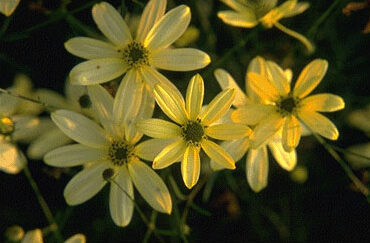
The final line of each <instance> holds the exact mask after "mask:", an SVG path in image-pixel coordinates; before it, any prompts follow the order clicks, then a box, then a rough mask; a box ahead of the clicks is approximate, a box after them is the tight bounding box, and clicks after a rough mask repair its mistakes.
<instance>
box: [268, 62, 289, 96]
mask: <svg viewBox="0 0 370 243" xmlns="http://www.w3.org/2000/svg"><path fill="white" fill-rule="evenodd" d="M266 64H267V72H268V75H269V77H270V78H269V81H270V82H271V83H272V84H273V86H274V87H276V89H277V90H279V93H280V94H281V95H282V96H285V95H287V94H288V93H289V92H290V85H289V82H288V79H287V77H286V75H285V73H284V71H283V70H282V69H281V67H279V65H277V64H276V63H274V62H272V61H267V62H266Z"/></svg>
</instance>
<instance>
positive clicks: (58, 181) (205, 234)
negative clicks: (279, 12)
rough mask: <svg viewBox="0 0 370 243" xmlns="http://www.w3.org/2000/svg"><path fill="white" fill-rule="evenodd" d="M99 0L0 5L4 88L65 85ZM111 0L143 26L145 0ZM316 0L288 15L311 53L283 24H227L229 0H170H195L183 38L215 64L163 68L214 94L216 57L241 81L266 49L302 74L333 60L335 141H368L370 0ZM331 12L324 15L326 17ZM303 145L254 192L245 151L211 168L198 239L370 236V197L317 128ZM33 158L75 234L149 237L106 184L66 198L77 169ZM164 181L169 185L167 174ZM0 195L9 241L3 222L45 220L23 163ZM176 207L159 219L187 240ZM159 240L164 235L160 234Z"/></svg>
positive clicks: (363, 174) (196, 217)
mask: <svg viewBox="0 0 370 243" xmlns="http://www.w3.org/2000/svg"><path fill="white" fill-rule="evenodd" d="M96 2H99V1H83V0H79V1H77V0H69V1H62V0H59V1H58V0H47V1H46V0H44V1H42V0H22V1H21V2H20V4H19V6H18V8H17V9H16V11H15V13H14V14H13V15H11V17H9V18H6V17H5V16H4V15H1V16H0V87H1V88H6V87H9V86H10V85H11V84H12V83H13V79H14V76H15V75H16V74H17V73H24V74H26V75H28V76H29V77H30V78H31V79H32V81H33V83H34V87H35V88H48V89H52V90H55V91H57V92H59V93H61V94H63V92H64V91H63V89H64V85H65V80H66V78H67V75H68V73H69V71H70V70H71V68H72V67H73V66H74V65H76V64H77V63H79V62H81V59H79V58H77V57H74V56H73V55H71V54H69V53H68V52H67V51H66V50H65V49H64V45H63V43H64V42H65V41H67V40H68V39H70V38H71V37H75V36H97V35H100V33H99V31H98V30H97V28H96V25H95V23H94V22H93V20H92V17H91V7H92V5H93V4H94V3H96ZM109 2H110V3H111V4H113V5H114V6H115V7H120V6H121V5H122V3H124V8H123V9H121V10H122V11H123V12H124V13H130V14H126V20H128V21H129V22H130V23H131V24H132V25H135V19H137V18H138V17H137V16H139V15H140V14H141V12H142V10H143V6H144V5H145V4H146V2H147V1H145V0H136V1H131V0H126V1H124V0H123V1H109ZM280 2H281V1H280ZM308 2H310V5H311V6H310V8H309V9H308V10H307V11H306V12H304V13H303V14H300V15H298V16H296V17H294V18H288V19H283V20H282V21H281V23H282V24H284V25H285V26H287V27H289V28H291V29H293V30H296V31H297V32H299V33H302V34H304V35H306V36H307V37H308V38H309V39H311V40H312V41H313V42H314V43H315V46H316V51H315V53H314V54H313V55H310V56H308V55H306V54H305V51H304V49H303V47H302V45H301V44H300V43H299V42H298V41H296V40H295V39H293V38H291V37H289V36H287V35H285V34H283V33H282V32H280V31H279V30H277V29H275V28H272V29H264V28H263V27H262V26H258V27H256V28H253V29H241V28H236V27H231V26H229V25H226V24H224V23H222V21H221V20H220V19H218V18H217V11H219V10H225V9H228V7H226V5H224V4H222V3H221V2H219V1H216V0H182V1H181V0H168V4H167V9H171V8H173V7H175V6H178V5H180V4H187V5H189V6H190V8H191V11H192V20H191V26H192V28H191V32H188V35H187V37H184V38H182V41H183V43H181V42H178V43H177V45H178V46H182V45H184V44H186V46H190V47H196V48H198V49H200V50H203V51H205V52H207V53H208V54H209V55H210V56H211V58H212V63H211V64H210V65H209V66H208V67H206V68H205V69H203V70H198V71H194V72H187V73H182V72H176V73H175V72H163V73H165V75H166V76H167V77H168V78H169V79H170V80H171V81H172V82H173V83H175V85H176V86H177V87H179V89H180V91H182V92H183V93H184V91H185V90H186V87H187V84H188V81H189V80H190V77H192V76H193V75H194V74H195V73H200V74H201V75H202V76H203V78H204V80H205V87H206V90H205V95H206V97H205V101H206V102H208V101H210V100H211V99H212V98H213V97H214V96H215V94H217V93H218V92H219V91H220V88H219V86H218V84H217V82H216V80H215V78H214V76H213V71H214V69H215V68H220V67H222V68H224V69H226V70H227V71H229V72H230V73H231V74H232V76H233V77H234V78H235V80H236V81H237V82H238V83H239V85H240V87H242V89H244V78H245V73H246V69H247V66H248V64H249V62H250V61H251V60H252V59H253V58H254V57H255V56H257V55H260V56H262V57H264V58H266V59H269V60H273V61H275V62H277V63H278V64H279V65H281V66H282V67H284V68H291V69H292V70H293V74H294V76H293V80H295V78H296V77H297V76H298V74H299V73H300V71H301V70H302V68H303V67H304V66H305V65H307V64H308V63H309V62H310V61H311V60H313V59H315V58H323V59H326V60H328V62H329V69H328V72H327V74H326V76H325V78H324V79H323V81H322V83H321V84H320V85H319V86H318V87H317V88H316V89H315V91H314V92H315V93H324V92H329V93H334V94H337V95H339V96H341V97H343V98H344V100H345V102H346V108H345V109H344V110H342V111H339V112H335V113H334V114H326V116H327V117H329V118H330V119H331V120H332V121H333V122H334V123H335V124H336V126H337V127H338V130H339V132H340V137H339V139H338V141H335V142H331V141H330V142H329V143H331V144H334V145H336V146H338V147H341V148H347V147H350V146H353V145H355V144H362V143H366V142H369V137H368V136H367V135H369V134H370V133H369V131H370V129H369V130H367V131H362V130H359V129H358V124H357V125H356V124H355V123H356V122H357V123H360V124H363V125H364V126H365V127H366V123H370V122H369V121H370V109H368V111H367V113H366V112H365V113H363V116H364V117H368V118H369V119H368V120H367V119H362V120H361V119H360V121H359V120H356V118H355V120H356V121H355V122H350V120H351V119H350V117H351V114H352V112H354V111H357V110H359V109H364V108H365V107H366V106H368V105H369V104H370V85H369V82H370V77H369V74H370V72H369V71H370V55H369V54H370V51H369V50H370V41H369V40H370V33H368V34H366V33H364V32H366V25H367V24H368V21H369V20H370V19H369V17H370V4H368V5H367V6H366V4H363V5H364V8H363V9H359V10H356V11H355V10H354V9H353V11H352V12H351V13H350V14H348V11H346V10H351V8H349V9H348V8H347V9H345V10H344V12H345V13H347V14H344V13H343V9H344V8H345V7H346V6H347V4H348V3H349V2H351V1H346V0H339V1H338V0H337V1H319V0H312V1H308ZM357 2H364V3H365V2H366V1H360V0H358V1H357ZM367 2H369V1H367ZM63 6H66V8H63ZM328 9H329V10H328ZM324 13H326V16H325V18H324V20H323V22H322V23H320V25H318V26H317V25H316V24H317V23H318V20H319V19H320V17H322V16H323V14H324ZM367 28H369V27H367ZM364 29H365V30H364ZM368 31H369V30H368ZM184 42H185V43H184ZM230 50H232V51H230ZM366 114H367V115H366ZM44 115H47V114H44ZM367 127H368V126H367ZM22 148H23V149H25V148H26V146H24V147H22ZM297 154H298V165H297V169H296V170H295V171H293V172H287V171H285V170H283V169H281V168H280V167H279V166H278V165H277V163H276V162H275V161H274V160H273V159H272V158H270V164H269V165H270V167H269V179H268V187H267V188H266V189H264V190H262V191H261V192H260V193H254V192H253V191H252V190H251V189H250V188H249V186H248V184H247V181H246V178H245V158H243V159H242V160H241V161H240V162H239V163H238V164H237V170H235V171H221V172H218V173H216V174H214V175H213V176H211V178H210V180H209V181H208V183H207V184H206V187H205V188H203V189H202V190H201V191H200V192H199V193H198V195H197V196H196V198H195V200H194V204H193V205H192V207H191V208H190V211H189V215H188V220H187V225H188V227H186V229H184V230H185V233H186V234H188V235H187V236H188V239H189V242H370V207H369V201H368V200H367V198H366V197H364V196H363V195H362V194H361V193H360V192H358V191H357V189H356V187H355V186H354V185H353V184H352V183H351V181H350V180H349V178H348V177H347V175H346V174H345V172H344V171H343V169H342V168H341V167H340V165H339V164H338V163H337V162H336V161H335V160H334V159H333V158H332V157H331V156H330V155H329V154H328V152H327V151H326V150H325V149H324V148H323V147H322V146H321V145H320V144H319V143H318V142H317V141H316V140H315V138H314V137H312V136H308V137H304V138H302V140H301V143H300V145H299V147H298V149H297ZM270 157H272V156H270ZM368 165H369V166H370V162H369V161H368ZM29 167H30V170H31V172H32V174H33V175H34V177H35V180H36V182H37V184H38V185H39V187H40V190H41V192H42V194H43V195H44V197H45V199H46V201H47V203H48V204H49V206H50V207H51V210H52V212H53V213H54V214H55V217H56V220H57V222H58V223H59V224H60V226H61V230H62V233H63V235H64V236H65V237H66V238H67V236H71V235H72V234H75V233H83V234H85V235H86V236H87V240H88V242H141V240H142V237H143V235H144V233H145V231H146V225H145V224H144V223H143V222H142V221H141V219H140V217H139V215H138V214H137V213H136V212H135V213H134V217H133V219H132V221H131V223H130V225H129V226H128V227H126V228H119V227H117V226H115V225H114V223H113V221H112V220H111V218H110V214H109V207H108V190H107V187H106V188H104V190H103V191H102V192H101V193H99V194H98V195H97V196H95V197H94V198H93V199H91V200H89V201H88V202H86V203H84V204H82V205H80V206H76V207H69V206H67V205H66V203H65V201H64V198H63V189H64V187H65V185H66V184H67V182H68V181H69V180H70V178H71V177H72V175H74V174H75V173H76V172H77V171H78V170H79V168H72V169H63V170H62V169H55V168H52V167H48V166H47V165H45V164H44V163H43V162H42V161H32V160H31V161H29ZM167 170H170V172H171V173H173V177H174V178H175V181H176V182H177V184H178V189H179V190H180V191H181V192H182V193H183V194H185V195H186V194H189V193H190V191H189V190H187V189H186V188H185V187H184V186H183V183H182V180H181V175H180V167H179V164H177V165H175V166H172V167H170V168H169V169H167ZM163 173H166V171H164V172H163ZM355 174H356V175H357V176H358V177H359V179H360V180H362V181H363V183H364V184H365V185H367V186H368V185H369V168H368V167H366V166H365V167H363V166H361V167H360V168H359V167H356V170H355ZM165 181H166V184H167V185H168V186H169V188H170V190H172V189H171V188H172V187H171V186H170V185H169V181H168V178H165ZM0 195H1V196H0V235H1V238H0V242H2V241H4V240H5V239H4V232H5V230H6V229H7V228H8V227H9V226H11V225H14V224H17V225H20V226H22V227H23V228H24V229H25V230H30V229H34V228H43V227H46V226H47V225H48V223H47V221H46V219H45V217H44V216H43V213H42V211H41V209H40V207H39V205H38V202H37V199H36V197H35V196H34V194H33V191H32V189H31V187H30V185H29V184H28V182H27V180H26V178H25V176H24V174H22V173H20V174H18V175H9V174H5V173H3V172H0ZM173 196H174V202H175V203H176V204H177V205H178V208H179V210H180V213H181V210H182V209H183V208H184V206H185V202H184V201H182V200H181V198H179V197H176V195H175V194H174V193H173ZM135 197H136V201H137V202H138V204H139V205H140V206H141V208H142V209H143V210H144V212H145V213H146V214H147V215H150V212H151V209H150V208H149V206H148V205H147V204H146V203H144V201H143V200H142V199H141V198H140V195H139V194H135ZM178 213H179V212H177V213H176V212H173V214H175V216H173V217H169V216H167V215H161V214H159V215H158V220H157V226H158V227H159V228H161V229H169V230H172V231H173V232H174V234H175V235H172V236H164V238H165V240H166V242H179V241H180V238H179V237H178V235H176V232H177V229H176V228H175V227H174V225H175V224H176V222H174V218H176V214H178ZM48 240H49V241H50V242H52V241H53V238H52V237H51V236H50V235H47V236H46V242H49V241H48ZM150 242H156V239H155V238H154V237H151V240H150Z"/></svg>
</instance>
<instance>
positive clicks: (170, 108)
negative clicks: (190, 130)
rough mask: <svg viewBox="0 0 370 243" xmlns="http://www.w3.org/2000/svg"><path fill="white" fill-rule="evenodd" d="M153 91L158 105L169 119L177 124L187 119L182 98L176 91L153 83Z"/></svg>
mask: <svg viewBox="0 0 370 243" xmlns="http://www.w3.org/2000/svg"><path fill="white" fill-rule="evenodd" d="M153 93H154V97H155V100H156V101H157V103H158V105H159V107H161V109H162V111H163V112H164V113H165V114H166V115H167V116H168V117H169V118H171V120H173V121H175V122H177V123H178V124H184V123H185V122H186V121H187V117H186V111H185V104H184V102H183V101H184V100H183V99H180V98H179V97H178V96H177V95H176V93H174V92H173V91H171V90H170V89H166V86H163V85H161V84H157V85H155V88H154V90H153Z"/></svg>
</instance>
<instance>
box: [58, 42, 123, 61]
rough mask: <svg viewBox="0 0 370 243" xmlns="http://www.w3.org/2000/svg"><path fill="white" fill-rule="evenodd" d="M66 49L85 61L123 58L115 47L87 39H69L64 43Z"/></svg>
mask: <svg viewBox="0 0 370 243" xmlns="http://www.w3.org/2000/svg"><path fill="white" fill-rule="evenodd" d="M64 47H65V48H66V49H67V51H68V52H69V53H72V54H73V55H75V56H78V57H81V58H84V59H96V58H105V57H116V58H120V57H121V56H122V54H121V53H120V52H119V51H118V49H117V48H116V47H115V46H114V45H112V44H110V43H108V42H104V41H100V40H95V39H92V38H87V37H75V38H72V39H69V40H68V41H66V42H65V43H64Z"/></svg>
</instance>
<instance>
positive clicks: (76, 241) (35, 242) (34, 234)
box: [21, 229, 86, 243]
mask: <svg viewBox="0 0 370 243" xmlns="http://www.w3.org/2000/svg"><path fill="white" fill-rule="evenodd" d="M43 242H44V240H43V239H42V232H41V230H40V229H34V230H30V231H28V232H27V233H26V234H25V235H24V237H23V239H22V241H21V243H43ZM85 242H86V236H85V235H83V234H75V235H73V236H71V237H69V238H68V239H67V240H66V241H64V243H85Z"/></svg>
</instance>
